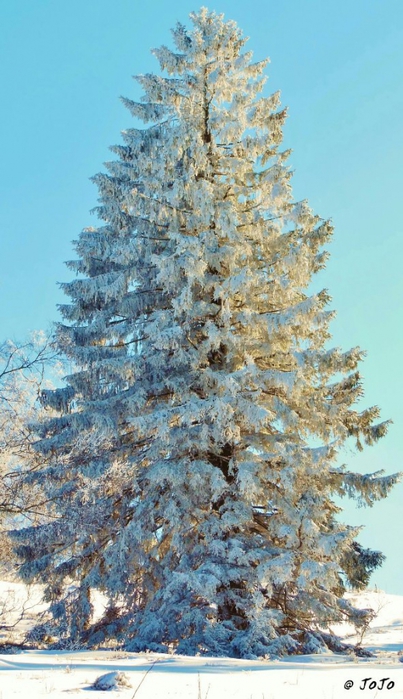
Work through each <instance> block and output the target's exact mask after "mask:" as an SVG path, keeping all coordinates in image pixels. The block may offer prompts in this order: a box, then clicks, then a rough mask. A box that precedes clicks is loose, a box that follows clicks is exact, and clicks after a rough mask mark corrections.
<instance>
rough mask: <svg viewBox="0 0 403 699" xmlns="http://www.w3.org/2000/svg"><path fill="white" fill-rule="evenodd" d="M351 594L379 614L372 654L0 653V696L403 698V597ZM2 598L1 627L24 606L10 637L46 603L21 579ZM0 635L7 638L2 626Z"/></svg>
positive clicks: (349, 633) (1, 591)
mask: <svg viewBox="0 0 403 699" xmlns="http://www.w3.org/2000/svg"><path fill="white" fill-rule="evenodd" d="M349 597H350V598H351V597H353V598H354V601H357V599H358V605H359V606H361V607H372V608H373V609H374V610H375V611H376V612H377V616H376V618H375V619H374V620H373V622H372V623H371V625H370V627H369V629H368V631H367V632H366V633H365V634H364V637H363V641H362V645H363V647H365V648H369V649H370V650H372V651H373V652H374V653H375V657H374V658H369V659H368V658H358V659H357V658H356V657H355V656H353V655H351V656H341V655H336V654H333V653H331V652H328V653H322V654H320V655H305V656H291V657H286V658H282V659H281V660H275V661H261V662H259V661H249V660H233V659H229V658H205V657H203V658H201V657H186V656H173V655H172V656H171V655H160V654H156V653H126V652H123V651H122V652H121V651H116V650H97V651H82V650H77V651H63V652H62V651H45V650H29V651H22V652H17V653H5V652H3V653H1V654H0V699H15V698H16V697H24V699H25V697H28V698H29V699H39V698H40V697H60V698H62V697H64V696H66V695H69V696H71V697H79V696H84V697H85V696H86V695H85V694H83V692H85V691H90V692H91V695H90V696H92V697H94V699H96V697H103V696H105V691H108V696H110V697H121V698H122V699H125V698H126V699H134V697H135V698H136V699H171V698H172V699H174V698H175V699H223V698H225V699H226V698H227V697H228V699H229V698H231V697H233V698H234V699H277V697H280V699H294V697H295V699H297V698H298V699H322V698H325V699H327V698H329V699H338V697H349V699H350V698H354V697H357V696H368V697H375V696H383V694H380V692H383V693H385V694H386V695H387V696H390V697H393V698H395V697H403V672H402V670H403V663H402V662H400V661H401V660H403V596H402V597H401V596H398V595H388V594H385V593H383V592H380V591H366V592H364V593H361V594H359V595H349ZM4 604H6V606H7V608H8V609H9V611H8V612H7V611H6V612H5V613H4V614H3V617H2V619H1V623H2V624H3V625H4V624H6V623H8V624H12V623H14V622H15V621H18V619H19V617H20V609H21V605H22V604H24V605H25V609H26V612H25V615H24V618H23V620H22V621H18V623H17V624H16V626H15V628H14V629H13V630H11V631H10V629H9V630H7V634H8V635H10V634H11V635H12V636H13V638H14V641H18V639H19V638H21V634H22V632H23V631H25V630H26V629H27V628H29V626H30V625H32V623H33V621H34V619H35V617H36V615H37V614H38V613H40V612H41V611H42V610H43V608H44V607H43V605H41V604H40V589H39V588H38V587H35V586H33V587H32V588H30V589H29V590H27V589H26V588H25V587H24V586H23V585H21V584H18V583H7V582H0V609H3V608H4ZM333 630H334V631H337V632H338V633H339V634H340V635H342V636H343V637H344V638H346V639H347V641H348V642H351V643H354V642H356V641H357V637H356V636H354V628H351V627H348V626H347V625H344V626H342V627H341V626H339V627H337V628H336V627H333ZM0 634H1V635H0V640H2V641H4V640H5V637H6V630H0ZM119 673H123V674H122V675H120V674H119ZM102 675H109V678H112V679H113V680H114V681H113V682H110V685H111V687H112V688H111V689H109V690H107V689H106V687H105V689H104V690H101V689H94V688H93V686H94V683H95V682H96V680H97V679H98V680H99V678H100V677H101V676H102ZM119 677H123V678H124V681H122V682H120V681H119V679H118V678H119ZM369 678H370V679H369ZM349 681H352V682H353V683H354V685H353V687H352V689H350V690H349V692H348V694H347V689H345V688H344V685H345V683H346V682H349ZM374 682H375V683H376V685H377V686H376V687H375V686H374V684H373V683H374ZM392 683H394V685H393V686H392ZM382 686H383V689H382ZM388 687H389V688H388ZM361 692H364V694H362V693H361ZM389 692H390V694H389Z"/></svg>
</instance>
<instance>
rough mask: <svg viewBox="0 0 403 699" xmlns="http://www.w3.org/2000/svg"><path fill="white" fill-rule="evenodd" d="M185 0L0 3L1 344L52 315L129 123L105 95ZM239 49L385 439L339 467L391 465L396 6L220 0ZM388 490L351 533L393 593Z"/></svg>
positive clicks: (394, 435)
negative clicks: (322, 240) (272, 126)
mask: <svg viewBox="0 0 403 699" xmlns="http://www.w3.org/2000/svg"><path fill="white" fill-rule="evenodd" d="M198 8H199V5H197V4H194V3H193V2H188V1H187V0H180V1H179V2H176V3H175V4H172V3H167V2H164V1H163V0H149V2H147V3H146V2H139V1H138V0H35V1H34V2H33V1H32V0H8V1H7V0H5V1H4V2H3V3H2V6H1V8H0V73H1V82H0V84H1V102H2V104H3V107H2V111H1V115H0V126H1V128H0V152H1V162H0V235H1V256H0V339H1V338H6V337H13V338H23V337H24V336H25V335H26V334H27V333H28V332H29V331H30V330H33V329H38V328H46V327H49V325H50V323H51V322H52V321H54V320H57V318H58V315H57V311H56V304H57V303H60V302H63V301H64V299H63V295H62V294H61V292H60V290H59V289H58V288H57V282H60V281H68V280H69V279H71V272H69V270H67V269H66V268H65V266H64V264H63V261H64V260H67V259H70V258H72V257H74V253H73V251H72V247H71V240H72V239H74V238H76V237H77V235H78V233H79V231H80V230H81V228H83V227H85V226H88V225H91V224H94V219H93V217H91V215H90V213H89V211H90V209H91V208H92V207H94V206H95V205H96V197H97V193H96V189H95V187H94V186H93V185H92V184H91V182H90V181H89V179H88V178H89V177H90V176H91V175H93V174H95V173H96V172H98V171H99V170H101V169H102V163H103V162H104V161H105V160H108V159H112V158H113V155H112V154H111V153H110V151H109V150H108V146H109V145H111V144H114V143H119V142H120V131H121V130H122V129H124V128H127V127H128V126H130V124H131V118H130V115H129V113H128V112H127V111H126V110H125V109H124V107H123V106H122V104H121V103H120V101H119V99H118V97H119V95H125V96H127V97H131V98H135V97H136V96H137V95H138V94H139V93H138V87H137V85H136V83H134V82H133V80H132V79H131V75H132V74H135V73H145V72H150V71H154V70H157V62H156V60H155V59H154V58H153V56H152V55H151V54H150V48H152V47H154V46H159V45H161V44H163V43H165V44H168V45H170V43H171V39H170V31H169V30H170V28H171V27H172V26H173V25H174V24H175V22H176V21H177V20H180V21H182V22H184V23H186V22H187V21H188V20H187V17H188V14H189V12H190V11H191V10H194V9H196V10H197V9H198ZM209 9H214V10H216V11H218V12H224V14H225V15H226V17H227V18H228V19H235V20H236V21H237V22H238V24H239V25H240V27H241V28H242V29H243V31H244V33H245V34H246V35H247V36H249V37H250V41H249V44H248V48H250V49H252V50H253V51H254V54H255V57H256V59H260V58H263V57H265V56H270V58H271V65H270V66H269V67H268V69H267V72H268V74H269V76H270V80H269V82H268V84H267V90H270V91H274V90H277V89H280V90H281V92H282V100H283V104H284V105H287V106H288V107H289V115H290V116H289V120H288V123H287V127H286V131H285V146H286V147H291V148H292V149H293V154H292V156H291V164H292V166H293V168H294V169H295V176H294V193H295V196H296V198H297V199H301V198H307V199H308V200H309V202H310V204H311V206H312V207H313V208H314V209H315V211H316V212H317V213H319V214H320V215H321V216H323V217H328V216H331V217H332V218H333V221H334V223H335V226H336V231H335V238H334V242H333V244H332V245H331V248H330V251H331V259H330V261H329V264H328V267H327V269H326V271H324V272H322V273H321V275H320V279H318V281H317V287H318V288H319V287H321V286H325V287H327V288H328V289H329V291H330V293H331V295H332V296H333V307H334V308H335V309H336V310H337V312H338V316H337V319H336V320H335V322H334V323H333V326H332V330H333V337H334V344H335V345H340V346H341V347H343V348H344V349H348V348H350V347H352V346H355V345H360V346H361V347H362V348H364V349H366V350H367V351H368V357H367V359H366V360H365V363H364V365H363V367H362V373H363V375H364V386H365V389H366V395H365V399H364V400H363V401H362V407H365V406H367V405H372V404H374V403H376V404H379V405H380V406H381V408H382V417H383V418H385V419H386V418H389V417H390V418H392V419H393V420H394V425H393V426H392V427H391V429H390V435H389V436H388V437H387V438H385V439H384V440H382V442H380V443H379V444H378V445H377V446H376V447H373V448H368V449H367V450H365V452H364V453H363V454H361V455H359V456H354V454H353V453H349V452H346V454H345V458H344V459H343V460H344V461H345V462H346V463H348V465H349V468H351V469H352V470H361V471H363V472H368V471H375V470H378V469H381V468H385V469H386V470H387V472H389V473H391V472H394V471H396V470H399V469H401V470H403V464H402V437H401V435H402V432H403V410H402V395H403V380H402V373H403V368H402V358H403V340H402V327H401V326H402V313H401V297H402V290H403V277H402V273H401V266H402V252H403V236H402V229H403V216H402V214H401V208H402V198H403V197H402V184H403V182H402V180H403V177H402V166H401V163H402V161H403V119H402V113H403V86H402V74H403V3H402V0H353V1H352V0H338V2H324V1H323V0H304V1H303V0H283V1H282V2H279V1H278V2H272V1H270V0H268V1H267V0H266V1H265V0H249V1H248V2H240V1H239V0H232V1H231V2H229V0H220V1H217V2H215V3H214V5H213V4H212V3H210V4H209ZM402 509H403V486H402V485H400V486H398V487H397V488H396V489H395V491H394V493H393V495H391V496H390V497H389V498H388V499H387V500H386V501H383V502H382V503H379V504H378V505H376V506H374V508H372V509H370V510H368V509H367V510H362V509H360V510H355V508H354V507H353V506H351V505H349V506H348V507H347V508H346V513H345V517H344V519H345V521H347V522H348V523H350V524H360V523H362V524H365V525H366V528H365V531H364V532H363V534H362V535H361V537H360V541H361V542H362V543H363V544H364V545H367V546H371V547H372V548H376V549H380V550H382V551H383V552H384V553H385V554H386V555H387V557H388V558H387V561H386V563H385V564H384V566H383V568H382V570H381V571H380V572H377V573H375V574H374V576H373V578H372V584H373V585H374V584H376V585H378V587H381V588H383V589H385V590H386V591H388V592H390V593H399V594H403V564H402V560H403V517H402V516H401V513H402Z"/></svg>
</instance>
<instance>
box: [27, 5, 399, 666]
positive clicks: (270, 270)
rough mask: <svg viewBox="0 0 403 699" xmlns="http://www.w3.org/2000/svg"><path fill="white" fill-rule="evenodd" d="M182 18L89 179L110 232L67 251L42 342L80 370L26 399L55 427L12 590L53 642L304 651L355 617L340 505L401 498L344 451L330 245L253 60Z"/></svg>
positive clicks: (349, 407) (349, 427)
mask: <svg viewBox="0 0 403 699" xmlns="http://www.w3.org/2000/svg"><path fill="white" fill-rule="evenodd" d="M191 20H192V23H193V30H192V31H191V32H189V33H188V31H187V30H186V29H185V27H184V26H182V25H180V24H178V25H177V27H176V29H175V30H174V31H173V37H174V41H175V45H176V52H172V51H171V50H169V49H168V48H166V47H162V48H160V49H158V50H156V51H154V53H155V55H156V57H157V59H158V60H159V63H160V66H161V69H162V71H163V72H164V73H165V76H164V77H160V76H158V75H141V76H139V77H138V78H137V79H138V81H139V82H140V84H141V85H142V88H143V89H144V98H143V100H142V102H140V103H137V102H132V101H130V100H128V99H125V100H124V103H125V105H126V106H127V107H128V108H129V110H130V112H131V113H132V115H133V116H134V117H135V118H136V119H138V120H141V121H142V122H144V124H145V126H144V128H130V129H128V130H127V131H124V132H123V138H124V142H125V145H121V146H116V147H114V148H113V149H112V150H113V151H114V152H115V153H116V154H117V156H118V158H119V159H118V160H117V161H114V162H111V163H108V165H107V167H108V170H109V174H99V175H97V176H96V177H95V178H94V179H95V182H96V183H97V185H98V188H99V191H100V206H99V207H98V208H97V213H98V216H99V217H100V218H101V219H103V221H104V222H105V223H104V225H102V226H100V227H99V228H88V229H85V230H84V231H83V232H82V234H81V236H80V238H79V240H78V242H77V243H76V250H77V253H78V258H79V259H78V261H75V262H71V263H69V266H70V267H71V268H72V269H73V270H74V271H75V272H77V273H78V275H79V278H77V279H76V280H74V281H72V282H70V283H68V284H64V289H65V292H66V293H67V294H68V295H69V297H70V298H71V304H70V305H65V306H63V307H62V312H63V315H64V318H65V321H66V324H64V325H60V326H59V327H58V331H57V338H58V345H59V347H60V349H61V350H62V352H63V353H64V354H65V355H67V357H69V358H71V360H73V361H74V363H75V365H76V366H77V367H79V369H78V370H77V371H76V372H75V373H74V374H73V375H71V376H69V377H68V379H67V386H66V389H65V390H62V391H60V390H59V391H57V392H48V393H46V394H45V395H44V401H45V402H47V403H48V404H49V405H50V406H52V407H53V408H58V409H59V410H60V413H61V414H60V416H59V417H56V418H53V419H49V420H48V421H47V422H46V423H45V424H43V425H42V426H41V434H40V436H41V439H40V441H39V443H38V450H39V451H40V452H41V453H42V454H44V455H45V456H46V459H47V466H46V468H45V467H44V468H43V469H42V470H39V471H38V472H37V474H36V478H37V479H38V480H40V482H41V483H42V485H43V487H44V488H45V490H46V491H47V494H48V497H49V498H50V499H51V500H52V501H53V504H54V506H57V509H58V513H59V518H58V519H55V520H53V521H51V522H50V523H49V524H47V525H43V526H39V527H32V528H30V529H26V530H25V531H24V532H22V533H21V532H18V533H16V534H15V538H16V539H17V542H18V545H19V553H20V555H21V556H22V558H23V561H24V562H23V565H22V567H21V574H22V576H23V578H24V579H25V580H27V581H34V580H35V581H39V582H44V583H46V597H47V599H48V600H50V601H51V612H52V614H53V620H54V625H55V629H56V631H55V632H54V633H55V635H57V636H58V637H59V638H60V639H62V640H63V638H65V639H69V640H70V641H79V642H82V643H88V644H97V643H101V642H103V641H104V640H105V639H107V638H114V639H117V640H118V642H122V643H124V644H125V647H126V648H127V649H129V650H143V649H151V650H157V651H161V650H162V651H163V650H167V649H168V648H174V649H175V650H176V651H178V652H181V653H189V654H194V653H198V652H200V653H208V654H213V655H230V656H235V657H254V656H265V655H268V654H269V655H270V654H281V653H285V652H301V651H305V652H309V651H313V650H315V649H316V648H318V647H319V646H320V644H321V643H323V640H321V639H323V638H326V637H325V636H324V635H321V632H320V629H321V628H322V629H323V628H326V627H327V625H328V624H329V623H330V622H334V621H339V620H340V619H342V618H345V617H346V616H347V617H350V618H352V619H358V617H359V614H358V612H357V611H356V610H354V609H353V608H352V607H351V606H349V605H348V603H347V602H346V601H345V600H343V599H342V590H343V585H342V580H343V561H346V564H345V573H346V572H347V573H348V570H352V569H354V566H353V564H352V556H351V555H350V556H349V554H351V553H352V551H353V548H352V547H353V545H354V541H355V538H356V536H357V533H358V532H357V529H354V528H352V527H349V526H345V525H343V524H340V523H339V522H338V520H337V519H336V514H337V512H338V508H337V506H336V505H335V502H334V498H335V496H337V495H346V496H350V497H353V498H357V499H359V500H362V501H364V502H365V503H366V504H368V505H371V504H372V503H373V502H374V501H375V500H378V499H380V498H382V497H385V496H386V495H387V493H388V491H389V489H390V487H391V486H392V485H393V483H394V482H395V481H396V477H384V476H381V475H380V474H378V473H377V474H372V475H367V476H361V475H359V474H357V473H351V472H349V471H347V470H346V469H345V468H343V467H340V466H338V465H337V464H336V457H337V454H338V451H339V450H340V448H341V446H342V445H343V443H344V442H345V441H346V440H347V439H348V438H349V437H352V438H354V439H355V440H356V442H357V445H358V447H359V448H361V444H362V443H367V444H372V443H373V442H375V441H376V440H377V439H378V438H379V437H381V436H383V435H384V434H385V431H386V423H381V424H376V419H377V418H378V409H377V408H371V409H368V410H364V411H363V412H358V411H357V410H356V409H355V408H354V407H353V406H354V404H355V402H356V400H357V398H359V397H360V395H361V392H362V389H361V381H360V376H359V374H358V372H357V365H358V364H359V361H360V359H361V357H362V353H361V352H360V350H359V349H357V348H355V349H352V350H350V351H348V352H345V353H343V352H341V351H340V350H339V349H327V348H326V343H327V341H328V340H329V337H330V336H329V333H328V323H329V321H330V319H331V318H332V315H333V314H332V312H330V311H328V310H326V306H327V304H328V301H329V296H328V294H327V292H326V291H322V292H320V293H317V294H314V295H309V294H308V292H307V288H308V285H309V284H310V282H311V277H312V275H313V274H315V272H317V271H318V270H319V269H321V268H322V267H323V266H324V264H325V260H326V253H325V252H323V251H322V246H323V245H324V244H325V243H326V242H327V241H328V239H329V237H330V235H331V230H332V229H331V225H330V223H329V222H328V221H324V220H322V219H320V218H319V217H318V216H315V215H314V214H313V213H312V212H311V210H310V209H309V207H308V205H307V204H306V203H305V202H298V203H296V202H294V201H293V199H292V193H291V188H290V171H289V170H288V168H287V167H286V165H285V161H286V159H287V156H288V153H287V152H281V151H280V150H279V149H278V148H279V144H280V142H281V137H282V133H281V130H282V125H283V122H284V120H285V116H286V114H285V111H279V96H278V94H274V95H272V96H270V97H262V96H260V92H261V90H262V87H263V84H264V80H265V79H264V77H263V71H264V68H265V66H266V61H262V62H259V63H253V62H252V56H251V53H245V52H243V47H244V44H245V41H246V40H245V39H244V38H242V34H241V32H240V30H239V29H238V28H237V26H236V24H235V23H234V22H225V21H224V19H223V16H222V15H216V14H214V13H210V12H208V11H207V10H206V9H202V10H201V11H200V12H198V13H194V14H192V15H191ZM49 459H50V465H49ZM355 553H356V552H355V550H354V554H355ZM364 567H365V566H364ZM93 588H97V589H98V590H102V591H103V592H104V593H105V594H106V595H107V598H108V600H109V605H108V607H107V609H106V611H105V613H104V615H103V617H102V618H101V619H100V620H99V621H97V623H96V624H94V623H93V622H92V618H91V616H92V605H91V589H93Z"/></svg>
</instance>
